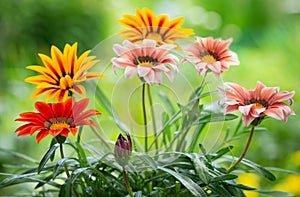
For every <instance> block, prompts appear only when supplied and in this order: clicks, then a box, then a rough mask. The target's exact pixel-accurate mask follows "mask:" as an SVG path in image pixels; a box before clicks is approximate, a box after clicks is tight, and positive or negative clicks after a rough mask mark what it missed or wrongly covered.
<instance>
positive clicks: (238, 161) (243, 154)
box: [228, 126, 255, 173]
mask: <svg viewBox="0 0 300 197" xmlns="http://www.w3.org/2000/svg"><path fill="white" fill-rule="evenodd" d="M254 128H255V126H252V129H251V132H250V135H249V138H248V141H247V144H246V147H245V149H244V151H243V153H242V155H241V156H240V158H239V159H238V160H237V161H236V162H235V164H234V165H233V166H231V167H230V168H229V170H228V173H230V172H232V171H233V170H234V169H235V167H236V166H237V165H238V164H239V163H240V162H241V161H242V160H243V158H244V157H245V155H246V153H247V151H248V149H249V146H250V143H251V140H252V137H253V133H254Z"/></svg>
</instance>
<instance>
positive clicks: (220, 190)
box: [207, 183, 238, 197]
mask: <svg viewBox="0 0 300 197" xmlns="http://www.w3.org/2000/svg"><path fill="white" fill-rule="evenodd" d="M207 187H208V188H209V189H210V190H211V191H213V192H214V193H216V194H219V195H218V196H222V197H232V195H231V194H230V192H229V191H227V189H225V188H224V187H223V186H222V185H221V184H216V183H213V184H209V185H208V186H207ZM234 197H238V196H234Z"/></svg>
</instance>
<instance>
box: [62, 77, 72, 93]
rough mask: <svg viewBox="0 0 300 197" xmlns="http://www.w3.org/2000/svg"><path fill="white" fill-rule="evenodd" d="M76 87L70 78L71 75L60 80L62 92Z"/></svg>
mask: <svg viewBox="0 0 300 197" xmlns="http://www.w3.org/2000/svg"><path fill="white" fill-rule="evenodd" d="M73 85H74V81H73V79H72V78H71V77H70V75H66V76H64V77H61V78H60V80H59V87H60V89H62V90H68V89H70V88H72V87H73Z"/></svg>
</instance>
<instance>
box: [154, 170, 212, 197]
mask: <svg viewBox="0 0 300 197" xmlns="http://www.w3.org/2000/svg"><path fill="white" fill-rule="evenodd" d="M158 169H160V170H162V171H164V172H167V173H168V174H170V175H172V176H174V177H175V178H176V179H177V180H178V181H179V182H181V183H182V184H183V185H184V186H185V187H186V188H187V189H188V190H189V191H190V192H191V193H192V194H193V195H194V196H198V197H206V196H207V194H206V193H205V192H204V191H203V190H202V188H201V187H200V186H199V185H197V184H196V183H195V182H194V181H193V180H192V179H190V178H189V177H187V176H185V175H183V174H180V173H177V172H175V171H173V170H170V169H168V168H164V167H160V166H159V167H158Z"/></svg>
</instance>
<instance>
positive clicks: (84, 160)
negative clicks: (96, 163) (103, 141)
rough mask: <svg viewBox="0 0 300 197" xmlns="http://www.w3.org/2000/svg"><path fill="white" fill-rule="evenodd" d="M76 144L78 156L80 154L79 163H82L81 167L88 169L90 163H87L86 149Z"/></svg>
mask: <svg viewBox="0 0 300 197" xmlns="http://www.w3.org/2000/svg"><path fill="white" fill-rule="evenodd" d="M75 144H76V147H77V150H76V151H77V154H78V159H79V162H80V166H81V167H87V165H88V161H87V158H86V154H85V152H84V149H83V148H82V146H81V145H80V143H78V142H75Z"/></svg>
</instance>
